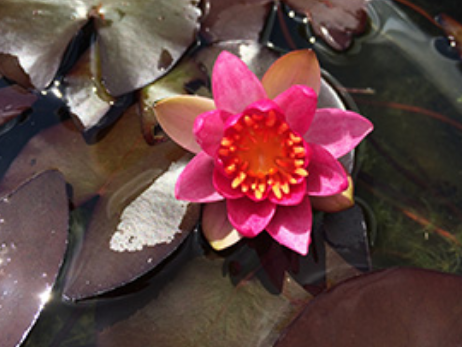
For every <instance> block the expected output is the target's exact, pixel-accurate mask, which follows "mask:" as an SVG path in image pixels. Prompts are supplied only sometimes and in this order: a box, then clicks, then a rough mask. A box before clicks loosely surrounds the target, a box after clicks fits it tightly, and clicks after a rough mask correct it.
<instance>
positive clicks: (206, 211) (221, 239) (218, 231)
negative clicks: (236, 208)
mask: <svg viewBox="0 0 462 347" xmlns="http://www.w3.org/2000/svg"><path fill="white" fill-rule="evenodd" d="M202 231H203V233H204V236H205V238H206V239H207V241H208V242H209V243H210V245H211V246H212V247H213V248H214V249H216V250H218V251H219V250H222V249H225V248H228V247H230V246H232V245H234V244H235V243H236V242H238V241H239V240H240V239H241V238H242V236H241V234H239V233H238V232H237V230H236V229H234V227H233V226H232V225H231V223H230V222H229V220H228V214H227V210H226V202H225V201H219V202H212V203H210V204H206V205H204V208H203V210H202Z"/></svg>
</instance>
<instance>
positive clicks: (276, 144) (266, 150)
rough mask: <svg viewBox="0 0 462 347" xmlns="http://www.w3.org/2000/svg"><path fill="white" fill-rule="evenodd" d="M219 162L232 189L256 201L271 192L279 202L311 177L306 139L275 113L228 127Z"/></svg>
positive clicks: (239, 121) (242, 119) (248, 119)
mask: <svg viewBox="0 0 462 347" xmlns="http://www.w3.org/2000/svg"><path fill="white" fill-rule="evenodd" d="M218 158H219V159H220V161H221V163H222V164H223V168H224V171H225V173H226V175H227V176H228V177H230V178H231V179H232V183H231V186H232V188H234V189H240V190H241V191H242V192H243V193H246V194H247V195H248V196H251V197H253V198H254V199H256V200H262V199H264V198H266V196H267V193H269V192H270V191H272V192H273V193H274V196H275V197H276V198H277V199H279V200H280V199H282V198H283V197H284V196H287V195H289V194H290V191H291V188H292V186H293V185H295V184H298V183H300V182H301V181H302V180H303V179H304V178H305V177H306V176H308V172H307V171H306V169H305V168H306V166H307V165H306V164H307V160H308V159H307V152H306V148H305V145H304V141H303V139H302V138H301V137H300V136H299V135H297V134H295V133H294V132H293V131H292V130H291V129H290V128H289V125H288V124H287V123H286V122H285V121H283V120H281V119H279V118H278V117H277V116H276V114H275V112H274V111H269V112H268V114H265V115H262V114H250V115H244V116H242V117H241V118H240V119H239V120H238V121H237V122H236V123H235V124H233V125H231V126H230V127H228V128H227V129H226V130H225V134H224V137H223V139H222V140H221V144H220V148H219V149H218Z"/></svg>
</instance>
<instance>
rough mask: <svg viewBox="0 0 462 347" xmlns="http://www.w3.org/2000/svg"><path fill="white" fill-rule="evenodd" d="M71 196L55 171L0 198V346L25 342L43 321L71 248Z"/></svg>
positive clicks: (6, 346)
mask: <svg viewBox="0 0 462 347" xmlns="http://www.w3.org/2000/svg"><path fill="white" fill-rule="evenodd" d="M68 215H69V211H68V198H67V194H66V184H65V182H64V180H63V177H62V175H61V174H59V173H58V172H56V171H49V172H46V173H44V174H42V175H40V176H37V177H35V178H33V179H31V180H30V181H28V182H26V183H24V184H23V185H22V186H21V187H19V188H18V189H17V190H15V191H13V192H11V193H9V194H8V195H5V196H3V197H2V198H0V330H1V331H2V333H1V334H0V345H1V346H4V347H10V346H11V347H12V346H17V345H19V343H20V342H22V341H23V340H24V339H25V337H26V336H27V333H28V332H29V330H30V329H31V327H32V325H33V324H34V323H35V321H36V320H37V318H38V316H39V314H40V312H41V311H42V309H43V307H44V305H45V303H46V302H47V300H48V298H49V295H50V292H51V288H52V287H53V284H54V281H55V279H56V276H57V274H58V270H59V268H60V265H61V262H62V260H63V257H64V253H65V250H66V240H67V229H68Z"/></svg>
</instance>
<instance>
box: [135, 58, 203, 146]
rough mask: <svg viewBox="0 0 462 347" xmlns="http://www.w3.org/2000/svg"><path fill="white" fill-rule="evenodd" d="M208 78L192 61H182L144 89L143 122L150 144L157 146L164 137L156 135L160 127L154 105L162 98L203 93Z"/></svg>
mask: <svg viewBox="0 0 462 347" xmlns="http://www.w3.org/2000/svg"><path fill="white" fill-rule="evenodd" d="M207 84H208V76H207V75H206V74H205V73H204V71H203V69H201V67H200V66H199V64H197V63H196V62H194V61H193V60H191V59H188V60H184V61H181V62H180V63H179V64H178V65H177V66H175V68H174V69H173V70H171V71H170V72H169V73H168V74H166V75H165V76H163V77H162V78H160V79H158V80H157V81H155V82H154V83H151V84H149V85H148V86H146V87H144V88H143V89H142V90H141V93H140V101H139V104H140V110H141V114H142V117H141V122H142V128H143V133H144V138H145V139H146V141H147V142H148V143H149V144H156V143H157V142H159V141H161V140H162V139H163V137H159V136H158V135H157V134H155V133H154V131H153V129H154V128H155V127H156V126H157V125H158V122H157V119H156V116H155V114H154V111H153V109H152V106H153V105H154V103H155V102H156V101H158V100H160V99H162V98H166V97H169V96H175V95H179V94H191V93H197V92H198V93H199V94H200V93H201V90H199V89H200V88H201V87H204V86H207Z"/></svg>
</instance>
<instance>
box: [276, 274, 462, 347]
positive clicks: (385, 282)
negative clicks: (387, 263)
mask: <svg viewBox="0 0 462 347" xmlns="http://www.w3.org/2000/svg"><path fill="white" fill-rule="evenodd" d="M461 319H462V278H461V277H460V276H454V275H448V274H443V273H439V272H432V271H427V270H420V269H391V270H385V271H382V272H377V273H371V274H368V275H363V276H359V277H357V278H353V279H350V280H348V281H346V282H343V283H342V284H340V285H338V286H336V287H334V288H332V290H330V291H327V292H326V293H324V294H322V295H320V296H318V297H317V298H316V299H315V300H312V301H311V302H310V303H309V304H308V305H307V306H306V308H305V309H304V311H303V312H302V313H301V314H300V316H299V317H298V318H297V319H296V320H294V321H293V322H292V324H291V325H290V326H289V327H288V328H287V329H286V331H285V333H284V334H283V335H282V337H281V338H280V339H279V341H278V343H277V344H276V346H277V347H284V346H290V347H298V346H324V347H330V346H332V347H334V346H342V347H350V346H351V347H353V346H354V347H361V346H367V347H375V346H377V347H379V346H409V347H414V346H415V347H425V346H428V347H430V346H458V345H459V344H460V342H461V341H462V330H461V329H460V320H461Z"/></svg>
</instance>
